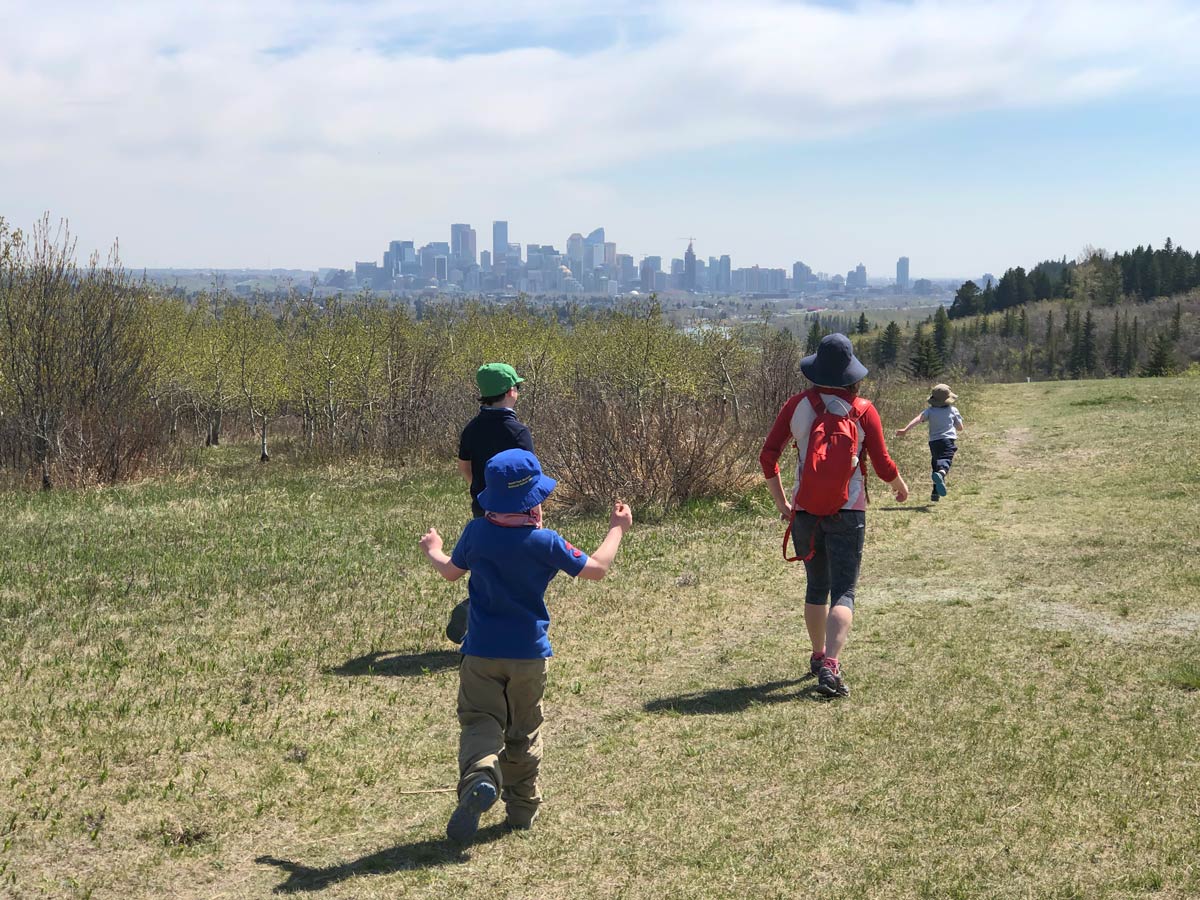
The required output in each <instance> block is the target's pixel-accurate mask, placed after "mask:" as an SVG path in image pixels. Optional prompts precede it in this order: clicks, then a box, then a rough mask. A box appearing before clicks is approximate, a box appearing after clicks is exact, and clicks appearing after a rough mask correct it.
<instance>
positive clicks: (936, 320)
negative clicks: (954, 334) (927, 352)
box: [933, 306, 950, 363]
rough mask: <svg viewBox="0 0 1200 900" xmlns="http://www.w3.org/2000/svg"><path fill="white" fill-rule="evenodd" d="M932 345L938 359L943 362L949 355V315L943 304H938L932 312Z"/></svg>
mask: <svg viewBox="0 0 1200 900" xmlns="http://www.w3.org/2000/svg"><path fill="white" fill-rule="evenodd" d="M933 347H934V349H935V350H936V351H937V355H938V359H940V360H941V361H942V362H943V363H945V362H946V360H947V359H948V358H949V355H950V317H949V316H948V315H947V314H946V307H944V306H939V307H938V308H937V312H936V313H934V314H933Z"/></svg>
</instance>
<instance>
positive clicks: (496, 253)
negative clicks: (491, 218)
mask: <svg viewBox="0 0 1200 900" xmlns="http://www.w3.org/2000/svg"><path fill="white" fill-rule="evenodd" d="M507 253H508V223H507V222H501V221H496V222H493V223H492V262H493V263H497V264H499V262H500V260H502V259H504V256H505V254H507Z"/></svg>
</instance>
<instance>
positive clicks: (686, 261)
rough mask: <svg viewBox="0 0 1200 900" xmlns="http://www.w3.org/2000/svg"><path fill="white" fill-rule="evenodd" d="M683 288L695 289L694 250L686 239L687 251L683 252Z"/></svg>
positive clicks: (686, 289)
mask: <svg viewBox="0 0 1200 900" xmlns="http://www.w3.org/2000/svg"><path fill="white" fill-rule="evenodd" d="M683 289H684V290H685V291H694V290H695V289H696V251H695V250H693V249H692V242H691V241H688V248H687V251H686V252H685V253H684V254H683Z"/></svg>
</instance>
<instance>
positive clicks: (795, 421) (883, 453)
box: [758, 387, 900, 509]
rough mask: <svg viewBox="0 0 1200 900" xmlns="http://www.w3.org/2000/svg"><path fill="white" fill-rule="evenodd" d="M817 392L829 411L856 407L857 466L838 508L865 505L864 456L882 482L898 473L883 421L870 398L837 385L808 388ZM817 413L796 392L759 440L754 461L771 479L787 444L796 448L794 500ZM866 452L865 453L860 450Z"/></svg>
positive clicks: (798, 488)
mask: <svg viewBox="0 0 1200 900" xmlns="http://www.w3.org/2000/svg"><path fill="white" fill-rule="evenodd" d="M812 390H814V391H817V392H818V393H819V394H820V395H821V400H822V402H824V404H825V408H826V409H828V410H829V411H830V412H833V413H838V414H840V415H846V414H847V413H849V412H850V405H851V404H852V403H853V404H854V405H855V406H856V407H857V408H858V410H859V417H858V424H859V428H858V459H859V463H858V468H857V469H855V470H854V474H853V475H852V476H850V486H849V491H848V493H849V499H847V500H846V503H845V504H844V505H843V506H842V509H866V508H867V490H866V475H867V457H870V458H871V466H872V467H873V468H874V469H875V474H876V475H878V476H879V477H880V478H882V479H883V480H884V481H885V482H890V481H894V480H895V478H896V476H897V475H899V474H900V470H899V469H897V468H896V464H895V462H893V461H892V457H891V456H890V455H888V449H887V444H886V443H885V441H884V439H883V423H882V422H881V421H880V420H879V411H878V410H876V409H875V405H874V404H873V403H871V401H870V400H864V399H862V398H861V397H860V398H857V399H856V398H854V397H853V396H851V394H850V392H849V391H847V390H843V389H841V388H827V387H821V388H812ZM816 417H817V413H816V410H814V409H813V407H812V404H811V403H809V402H808V392H807V391H806V392H805V393H803V394H796V395H795V396H794V397H792V398H790V399H789V400H788V402H787V403H785V404H783V409H781V410H780V411H779V415H778V416H776V417H775V424H774V425H772V426H771V432H770V433H769V434H768V435H767V439H766V440H765V441H764V442H763V447H762V452H761V453H760V454H759V455H758V461H759V463H760V464H761V465H762V470H763V475H765V476H766V477H767V478H774V477H775V476H776V475H778V474H779V457H780V456H782V455H783V451H784V450H785V449H786V448H787V445H788V444H789V443H792V444H795V446H796V448H797V450H798V451H799V454H798V459H797V461H796V486H795V487H794V488H793V489H792V493H791V497H792V500H793V501H795V498H796V493H797V492H798V491H799V490H800V470H801V468H802V467H803V463H804V454H805V453H806V452H807V450H808V433H809V431H810V430H811V429H812V424H813V421H814V420H815V419H816ZM864 450H865V451H866V452H865V453H864V452H863V451H864Z"/></svg>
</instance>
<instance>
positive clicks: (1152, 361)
mask: <svg viewBox="0 0 1200 900" xmlns="http://www.w3.org/2000/svg"><path fill="white" fill-rule="evenodd" d="M1174 369H1175V342H1174V341H1172V340H1171V335H1170V334H1169V333H1167V332H1165V331H1163V332H1160V333H1159V335H1158V337H1156V338H1155V339H1154V343H1153V344H1152V345H1151V347H1150V358H1149V359H1148V360H1146V365H1144V366H1142V371H1141V374H1142V375H1144V376H1146V377H1148V378H1156V377H1158V378H1161V377H1162V376H1164V375H1170V374H1171V372H1172V371H1174Z"/></svg>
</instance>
